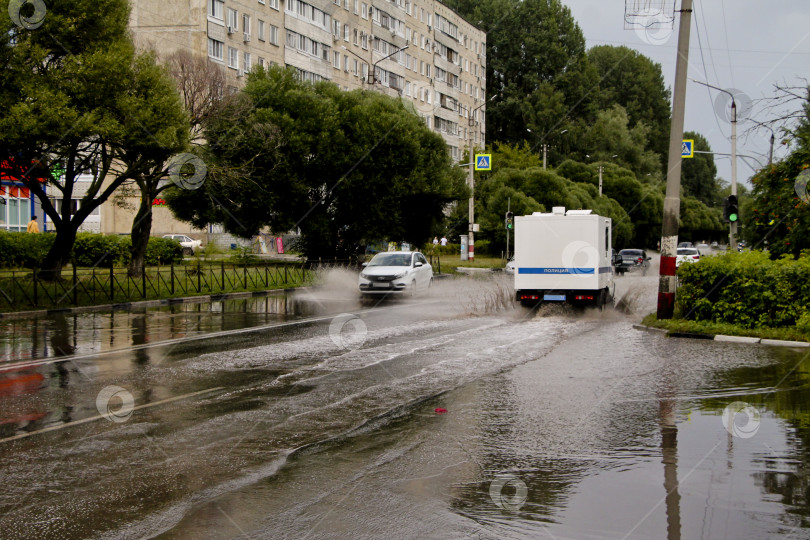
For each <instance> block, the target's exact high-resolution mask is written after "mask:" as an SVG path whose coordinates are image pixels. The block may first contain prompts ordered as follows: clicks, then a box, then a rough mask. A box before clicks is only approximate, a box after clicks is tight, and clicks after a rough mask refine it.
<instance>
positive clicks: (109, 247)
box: [72, 233, 131, 268]
mask: <svg viewBox="0 0 810 540" xmlns="http://www.w3.org/2000/svg"><path fill="white" fill-rule="evenodd" d="M130 245H131V244H130V240H129V237H123V236H116V235H102V234H93V233H79V234H77V235H76V243H75V244H73V256H72V259H73V261H74V263H75V264H76V266H97V267H102V268H109V267H110V266H113V265H114V266H122V265H125V264H128V263H129V247H130Z"/></svg>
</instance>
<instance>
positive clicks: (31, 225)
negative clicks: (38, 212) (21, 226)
mask: <svg viewBox="0 0 810 540" xmlns="http://www.w3.org/2000/svg"><path fill="white" fill-rule="evenodd" d="M27 232H30V233H38V232H39V225H38V224H37V216H31V221H29V222H28V229H27Z"/></svg>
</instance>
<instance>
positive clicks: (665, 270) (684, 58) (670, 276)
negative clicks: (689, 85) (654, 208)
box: [657, 0, 692, 319]
mask: <svg viewBox="0 0 810 540" xmlns="http://www.w3.org/2000/svg"><path fill="white" fill-rule="evenodd" d="M691 24H692V0H682V2H681V17H680V23H679V28H678V58H677V62H676V64H675V88H674V91H673V94H672V124H671V126H670V130H669V161H668V165H667V193H666V198H665V199H664V219H663V222H662V226H661V268H660V271H659V278H658V312H657V313H658V318H659V319H671V318H672V314H673V312H674V311H675V288H676V286H677V283H676V280H675V257H676V255H677V252H678V218H679V216H680V213H681V197H680V190H681V161H682V160H683V158H682V157H681V153H682V152H681V145H682V141H683V118H684V110H685V108H686V73H687V68H688V65H689V30H690V29H691Z"/></svg>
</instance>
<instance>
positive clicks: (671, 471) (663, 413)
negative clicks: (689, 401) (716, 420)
mask: <svg viewBox="0 0 810 540" xmlns="http://www.w3.org/2000/svg"><path fill="white" fill-rule="evenodd" d="M658 406H659V412H660V423H661V454H662V456H663V459H662V462H663V464H664V489H665V490H666V493H667V495H666V503H667V540H680V538H681V495H680V493H679V492H678V427H677V425H676V424H675V401H673V400H669V399H662V400H661V401H659V405H658Z"/></svg>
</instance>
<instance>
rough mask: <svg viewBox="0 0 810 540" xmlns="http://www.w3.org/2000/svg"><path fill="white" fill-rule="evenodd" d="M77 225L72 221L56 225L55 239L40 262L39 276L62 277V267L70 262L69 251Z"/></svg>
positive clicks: (57, 279)
mask: <svg viewBox="0 0 810 540" xmlns="http://www.w3.org/2000/svg"><path fill="white" fill-rule="evenodd" d="M77 229H78V226H76V225H74V224H73V223H72V222H68V223H66V224H64V225H61V226H57V228H56V239H55V240H54V242H53V245H52V246H51V249H50V251H48V254H47V255H45V260H44V261H43V262H42V269H41V271H40V272H39V277H40V278H41V279H43V280H46V281H59V280H60V279H62V268H63V267H64V266H65V265H66V264H67V263H68V262H70V252H71V251H72V250H73V244H74V242H76V230H77Z"/></svg>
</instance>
